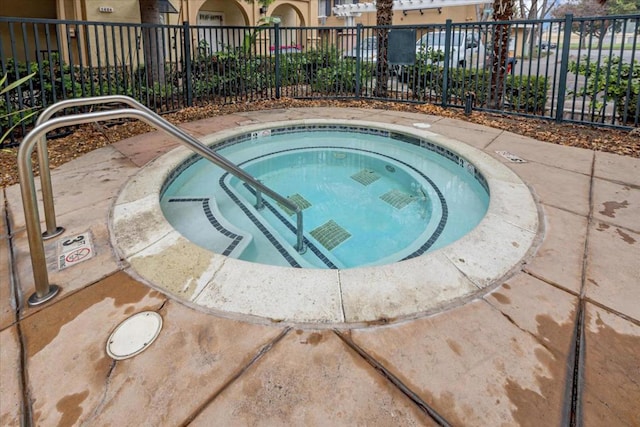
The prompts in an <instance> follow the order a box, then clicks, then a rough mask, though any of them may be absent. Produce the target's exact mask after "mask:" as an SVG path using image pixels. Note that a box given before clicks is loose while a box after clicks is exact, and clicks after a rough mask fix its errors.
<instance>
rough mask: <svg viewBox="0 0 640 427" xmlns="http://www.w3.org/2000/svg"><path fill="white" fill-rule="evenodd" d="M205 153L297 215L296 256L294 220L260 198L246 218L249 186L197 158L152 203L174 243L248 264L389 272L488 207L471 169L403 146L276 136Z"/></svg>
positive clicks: (457, 232)
mask: <svg viewBox="0 0 640 427" xmlns="http://www.w3.org/2000/svg"><path fill="white" fill-rule="evenodd" d="M350 130H351V129H350ZM380 133H382V134H380ZM243 139H244V140H243ZM217 151H218V152H219V153H220V154H222V155H224V156H225V157H227V158H228V159H229V160H231V161H232V162H234V163H235V164H237V165H239V166H240V167H241V168H242V169H244V170H245V171H246V172H248V173H249V174H251V175H252V176H254V177H255V178H256V179H258V180H260V181H261V182H262V183H263V184H265V185H266V186H268V187H269V188H271V189H273V190H274V191H276V192H277V193H278V194H281V195H283V196H285V197H288V198H290V200H292V201H294V202H296V203H297V204H298V206H300V207H301V208H302V209H303V211H302V212H303V219H304V227H303V230H304V237H305V241H306V243H307V245H308V250H307V251H306V253H304V254H302V255H301V254H298V253H297V252H296V250H295V249H294V248H293V246H294V245H295V243H296V234H295V226H296V215H295V214H293V213H292V212H291V211H289V210H288V209H286V208H284V207H283V206H280V205H279V204H278V203H277V202H276V201H274V200H271V199H269V198H268V197H266V196H265V198H264V199H265V207H264V208H262V209H256V208H255V207H254V205H255V201H256V197H255V191H254V190H253V189H252V188H250V187H248V186H247V185H246V184H244V183H243V182H241V181H240V180H238V179H237V178H235V177H233V176H231V175H229V174H228V173H226V172H225V171H223V170H221V169H220V168H218V167H216V166H214V165H212V164H210V163H209V162H207V161H204V160H199V161H197V162H195V163H193V164H192V165H190V166H189V167H188V168H186V169H185V170H183V171H181V172H180V173H179V174H177V175H176V176H174V177H172V179H171V180H170V182H169V184H168V185H167V186H166V187H165V189H164V192H163V194H162V198H161V205H162V207H163V211H164V212H165V216H166V217H167V220H168V221H169V222H170V223H171V224H172V225H173V226H174V227H175V228H176V229H177V230H178V231H180V232H181V233H182V234H183V235H184V236H185V237H187V238H189V239H190V240H192V241H194V242H195V243H197V244H199V245H201V246H203V247H206V248H208V249H211V250H213V251H216V252H220V253H224V254H226V255H230V256H234V257H237V258H240V259H243V260H247V261H252V262H259V263H266V264H275V265H282V266H294V267H311V268H351V267H357V266H364V265H378V264H385V263H390V262H396V261H399V260H402V259H407V258H412V257H415V256H419V255H421V254H423V253H426V252H428V251H430V250H434V249H437V248H440V247H442V246H445V245H447V244H449V243H451V242H453V241H455V240H457V239H459V238H460V237H461V236H463V235H464V234H466V233H468V232H469V231H470V230H471V229H473V228H474V227H475V226H476V225H477V224H478V223H479V222H480V220H481V219H482V217H483V216H484V214H485V213H486V210H487V207H488V203H489V195H488V191H487V189H486V183H484V179H483V178H482V176H481V175H480V174H479V173H478V172H476V171H475V168H474V167H473V166H472V165H471V164H469V163H468V162H466V161H465V160H464V159H462V158H460V157H459V156H457V155H456V154H455V153H452V152H450V151H448V150H444V149H442V148H441V147H438V146H437V145H435V144H433V143H429V142H426V141H421V140H416V139H415V138H413V137H411V138H408V137H402V136H398V135H393V134H390V135H389V134H387V135H385V134H384V133H383V132H379V133H378V134H370V133H362V132H361V131H344V130H325V129H320V130H318V129H314V130H313V131H309V130H308V129H307V130H291V129H288V128H287V129H284V130H283V131H282V132H281V133H278V132H277V131H274V132H271V131H263V132H260V133H259V134H256V133H253V134H247V135H246V137H245V138H236V139H235V140H233V141H230V142H229V143H228V144H222V145H221V146H220V148H219V149H218V150H217ZM177 202H180V203H177ZM185 202H186V203H185Z"/></svg>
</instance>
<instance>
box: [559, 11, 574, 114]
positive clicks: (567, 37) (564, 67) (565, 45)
mask: <svg viewBox="0 0 640 427" xmlns="http://www.w3.org/2000/svg"><path fill="white" fill-rule="evenodd" d="M571 27H573V15H571V14H569V15H565V16H564V34H563V38H562V60H561V62H560V76H559V79H558V103H557V104H556V122H558V123H560V122H562V120H563V119H564V99H565V94H566V92H567V73H568V70H569V49H570V48H571Z"/></svg>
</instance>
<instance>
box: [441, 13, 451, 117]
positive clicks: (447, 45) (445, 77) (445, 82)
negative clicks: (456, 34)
mask: <svg viewBox="0 0 640 427" xmlns="http://www.w3.org/2000/svg"><path fill="white" fill-rule="evenodd" d="M452 23H453V21H451V19H447V21H446V24H445V36H444V67H443V69H442V107H443V108H446V106H447V98H448V96H447V92H448V91H449V58H450V56H451V31H452V28H453V25H452Z"/></svg>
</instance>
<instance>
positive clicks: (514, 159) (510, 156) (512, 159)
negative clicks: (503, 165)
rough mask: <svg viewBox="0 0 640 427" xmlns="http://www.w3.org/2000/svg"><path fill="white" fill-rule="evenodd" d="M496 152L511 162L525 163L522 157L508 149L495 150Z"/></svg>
mask: <svg viewBox="0 0 640 427" xmlns="http://www.w3.org/2000/svg"><path fill="white" fill-rule="evenodd" d="M496 153H498V154H500V155H501V156H502V157H504V158H505V159H507V160H509V161H510V162H512V163H527V161H526V160H525V159H522V158H520V157H518V156H516V155H515V154H513V153H510V152H508V151H496Z"/></svg>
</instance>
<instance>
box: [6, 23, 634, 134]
mask: <svg viewBox="0 0 640 427" xmlns="http://www.w3.org/2000/svg"><path fill="white" fill-rule="evenodd" d="M639 42H640V15H627V16H606V17H598V18H575V17H572V16H571V15H568V16H566V17H565V18H564V19H546V20H519V21H506V22H465V23H453V22H451V21H447V23H446V24H437V25H436V24H433V25H421V26H393V27H374V26H357V27H295V28H293V27H291V28H285V27H280V26H278V25H276V26H273V27H224V26H193V25H190V24H188V23H186V22H185V23H184V24H182V25H150V24H129V23H121V24H120V23H103V22H86V21H60V20H44V19H22V18H0V73H1V74H2V76H4V75H6V76H7V77H8V78H7V82H6V84H7V85H8V84H10V83H11V82H14V81H17V80H18V79H20V78H22V77H24V76H27V75H29V74H31V73H35V74H34V75H33V77H32V78H31V79H29V80H28V81H26V82H25V83H23V84H21V85H20V86H19V87H17V88H15V89H14V90H11V91H6V92H5V93H4V94H2V95H1V97H0V126H1V127H2V133H0V135H2V134H4V133H5V132H7V130H9V129H11V128H12V127H13V126H16V125H17V126H16V127H15V128H14V129H13V130H12V131H11V132H9V138H8V139H7V140H6V141H5V142H4V143H3V144H4V145H5V146H7V145H16V144H18V143H19V141H20V139H21V137H22V135H24V134H25V133H26V132H27V131H28V130H29V129H30V128H31V127H32V126H33V123H32V122H30V121H31V120H33V121H34V119H33V118H30V119H28V120H24V121H22V122H20V120H21V118H22V117H24V116H25V115H26V114H27V112H28V111H38V110H40V109H44V108H46V107H47V106H49V105H51V104H53V103H55V102H57V101H59V100H62V99H69V98H78V97H91V96H102V95H111V94H121V95H128V96H131V97H133V98H135V99H137V100H139V101H140V102H141V103H143V104H144V105H146V106H148V107H149V108H151V109H152V110H154V111H156V112H159V113H163V112H170V111H175V110H178V109H180V108H183V107H185V106H194V105H195V106H198V105H205V104H208V103H212V102H213V103H220V104H226V103H232V102H239V101H243V102H247V101H249V102H250V101H254V100H260V99H273V98H280V97H292V98H300V99H326V98H337V99H378V100H380V99H382V100H390V101H400V102H412V103H424V102H429V103H437V104H438V105H442V106H444V107H454V108H466V109H469V108H473V109H477V110H483V111H498V112H503V113H508V114H516V115H524V116H530V117H538V118H546V119H549V120H555V121H558V122H561V121H567V122H572V123H582V124H597V125H602V126H612V127H620V128H631V127H637V126H640V117H639V112H640V95H639V94H640V50H639V49H638V44H639ZM378 51H380V56H378ZM384 51H387V55H386V56H387V57H388V58H389V59H390V62H389V64H388V67H384V66H383V59H382V58H383V57H385V55H384V54H383V52H384ZM74 112H77V111H74Z"/></svg>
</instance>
